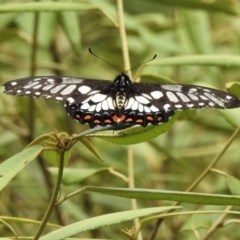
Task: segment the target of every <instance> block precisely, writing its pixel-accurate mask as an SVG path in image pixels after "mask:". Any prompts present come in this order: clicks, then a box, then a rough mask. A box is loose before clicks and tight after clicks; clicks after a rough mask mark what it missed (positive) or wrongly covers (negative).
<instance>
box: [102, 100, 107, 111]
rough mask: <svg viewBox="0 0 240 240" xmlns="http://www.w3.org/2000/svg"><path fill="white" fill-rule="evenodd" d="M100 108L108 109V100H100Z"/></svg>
mask: <svg viewBox="0 0 240 240" xmlns="http://www.w3.org/2000/svg"><path fill="white" fill-rule="evenodd" d="M102 109H103V110H108V102H107V100H104V101H103V102H102Z"/></svg>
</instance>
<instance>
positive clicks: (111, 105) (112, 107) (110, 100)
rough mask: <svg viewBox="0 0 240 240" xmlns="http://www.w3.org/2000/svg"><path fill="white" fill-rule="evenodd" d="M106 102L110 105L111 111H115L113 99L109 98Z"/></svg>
mask: <svg viewBox="0 0 240 240" xmlns="http://www.w3.org/2000/svg"><path fill="white" fill-rule="evenodd" d="M106 101H107V103H108V107H109V109H112V110H114V109H115V107H114V106H113V99H112V98H111V97H108V98H107V99H106Z"/></svg>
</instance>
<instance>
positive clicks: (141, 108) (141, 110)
mask: <svg viewBox="0 0 240 240" xmlns="http://www.w3.org/2000/svg"><path fill="white" fill-rule="evenodd" d="M138 111H139V112H143V105H142V104H140V103H139V106H138Z"/></svg>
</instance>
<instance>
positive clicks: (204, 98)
mask: <svg viewBox="0 0 240 240" xmlns="http://www.w3.org/2000/svg"><path fill="white" fill-rule="evenodd" d="M200 98H201V99H202V100H205V101H207V100H208V98H207V97H205V96H203V95H200Z"/></svg>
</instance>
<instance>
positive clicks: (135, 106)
mask: <svg viewBox="0 0 240 240" xmlns="http://www.w3.org/2000/svg"><path fill="white" fill-rule="evenodd" d="M137 109H138V102H137V101H134V103H133V105H132V110H137Z"/></svg>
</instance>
